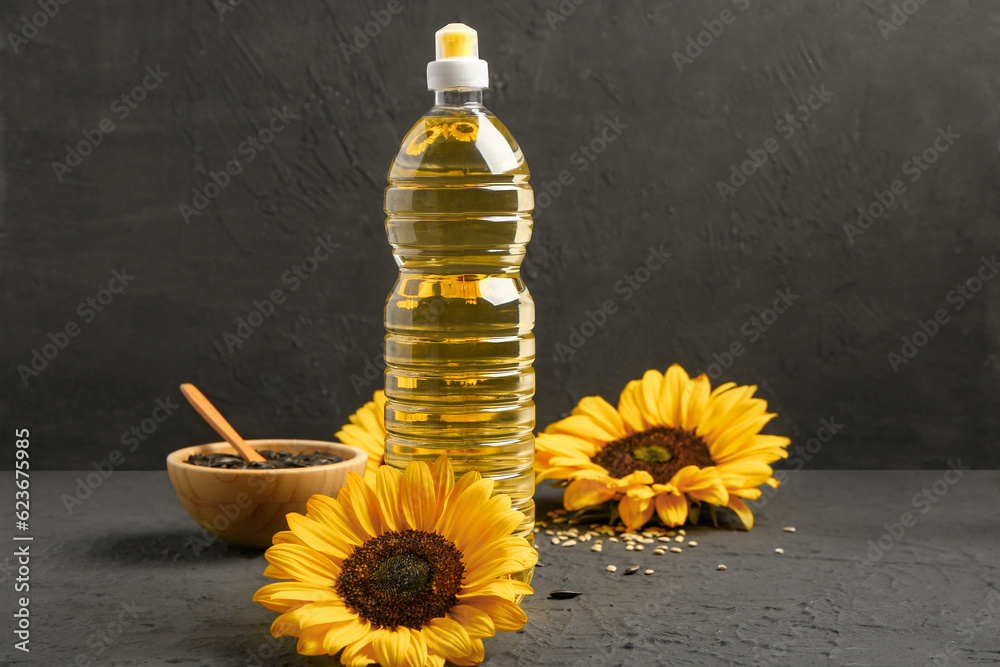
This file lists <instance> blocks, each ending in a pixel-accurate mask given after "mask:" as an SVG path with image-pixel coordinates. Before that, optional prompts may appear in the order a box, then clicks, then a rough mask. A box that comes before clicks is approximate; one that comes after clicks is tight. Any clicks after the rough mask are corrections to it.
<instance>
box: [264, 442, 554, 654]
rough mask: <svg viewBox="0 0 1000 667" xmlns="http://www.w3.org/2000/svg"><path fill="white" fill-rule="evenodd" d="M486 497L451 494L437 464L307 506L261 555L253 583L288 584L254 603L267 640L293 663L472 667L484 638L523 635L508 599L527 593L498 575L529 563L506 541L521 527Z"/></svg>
mask: <svg viewBox="0 0 1000 667" xmlns="http://www.w3.org/2000/svg"><path fill="white" fill-rule="evenodd" d="M492 491H493V481H492V480H488V479H482V478H481V477H480V475H479V473H477V472H469V473H466V474H465V476H463V477H462V478H461V479H460V480H458V482H456V481H455V477H454V473H453V471H452V467H451V464H450V463H449V462H448V459H447V458H446V457H444V456H441V457H440V458H438V460H437V461H436V462H435V463H434V464H433V465H431V464H429V463H427V462H425V461H417V462H414V463H411V464H410V465H409V466H408V467H407V468H406V472H404V473H400V472H399V471H398V470H395V469H394V468H391V467H389V466H382V467H380V468H379V469H378V474H377V482H376V484H375V485H374V486H369V485H368V484H366V483H365V482H364V481H363V480H362V478H361V477H359V476H358V475H356V474H353V473H352V474H350V475H348V479H347V483H346V484H345V486H344V487H343V488H342V489H341V491H340V493H339V494H338V496H337V498H336V499H334V498H330V497H327V496H321V495H316V496H313V497H312V498H310V499H309V502H308V504H307V507H308V511H307V513H306V514H305V515H304V516H303V515H301V514H296V513H292V514H289V515H288V525H289V526H290V528H291V530H288V531H283V532H280V533H278V534H276V535H275V536H274V545H273V546H272V547H271V548H270V549H268V550H267V553H266V554H265V557H266V558H267V561H268V563H270V565H268V567H267V569H266V570H264V574H265V576H269V577H273V578H275V579H290V580H291V581H281V582H277V583H272V584H268V585H266V586H264V587H263V588H261V589H260V590H258V591H257V593H256V594H255V595H254V598H253V599H254V601H256V602H259V603H260V604H262V605H263V606H264V607H267V608H268V609H270V610H271V611H277V612H281V615H280V616H278V618H277V619H275V621H274V623H273V624H272V625H271V634H272V635H274V636H275V637H281V636H284V635H292V636H295V637H298V638H299V641H298V646H297V649H298V651H299V653H301V654H303V655H322V654H325V653H328V654H330V655H334V654H336V653H337V652H338V651H343V653H341V657H340V661H341V663H342V664H344V665H349V666H351V667H354V666H358V665H369V664H371V663H373V662H378V663H379V664H380V665H383V667H395V666H396V665H408V666H409V665H414V666H420V665H432V666H434V667H439V666H441V665H443V664H444V662H445V660H450V661H452V662H453V663H455V664H458V665H475V664H478V663H480V662H481V661H482V660H483V642H482V639H483V638H484V637H492V636H493V635H494V634H495V632H496V631H497V630H504V631H514V630H519V629H520V628H521V627H523V626H524V623H525V620H526V619H525V616H524V612H523V611H521V609H520V608H519V607H518V606H517V605H516V604H515V603H514V599H515V597H517V596H519V595H524V594H530V593H532V590H531V587H530V586H528V585H527V584H525V583H522V582H520V581H517V580H514V579H510V578H508V575H510V574H512V573H515V572H519V571H521V570H524V569H526V568H528V567H531V566H533V565H534V564H535V562H536V561H537V560H538V558H537V555H536V553H535V551H534V550H533V549H532V548H531V546H530V545H529V544H528V542H527V540H525V539H524V538H523V537H514V536H512V535H511V532H512V531H513V530H514V529H515V528H516V527H517V525H518V524H519V523H520V522H521V521H523V520H524V515H523V514H521V513H520V512H516V511H513V510H511V509H510V504H511V501H510V496H507V495H504V494H497V495H495V496H491V494H492Z"/></svg>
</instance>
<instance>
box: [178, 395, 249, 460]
mask: <svg viewBox="0 0 1000 667" xmlns="http://www.w3.org/2000/svg"><path fill="white" fill-rule="evenodd" d="M181 393H182V394H184V398H186V399H187V400H188V403H190V404H191V406H192V407H193V408H194V409H195V410H197V411H198V414H200V415H201V416H202V417H203V418H204V419H205V421H207V422H208V423H209V425H210V426H211V427H212V428H214V429H215V432H216V433H218V434H219V435H221V436H222V437H223V438H225V440H226V442H228V443H229V444H230V445H232V446H233V449H235V450H236V451H237V452H239V455H240V456H242V457H243V460H244V461H246V462H248V463H250V462H252V461H265V460H266V459H265V458H264V457H263V456H261V455H260V454H258V453H257V451H256V450H254V449H251V447H250V445H248V444H247V443H246V441H244V440H243V438H241V437H240V434H239V433H237V432H236V429H234V428H233V427H232V426H231V425H230V423H229V422H227V421H226V418H225V417H223V416H222V414H221V413H220V412H219V411H218V410H216V409H215V406H214V405H212V403H211V402H210V401H209V400H208V399H207V398H205V394H203V393H201V392H200V391H198V387H196V386H194V385H193V384H191V383H189V382H185V383H184V384H182V385H181Z"/></svg>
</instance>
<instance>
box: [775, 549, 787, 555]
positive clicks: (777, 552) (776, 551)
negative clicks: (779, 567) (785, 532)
mask: <svg viewBox="0 0 1000 667" xmlns="http://www.w3.org/2000/svg"><path fill="white" fill-rule="evenodd" d="M774 553H776V554H783V553H785V550H784V549H782V548H781V547H778V548H777V549H775V550H774Z"/></svg>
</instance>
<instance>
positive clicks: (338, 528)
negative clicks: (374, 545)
mask: <svg viewBox="0 0 1000 667" xmlns="http://www.w3.org/2000/svg"><path fill="white" fill-rule="evenodd" d="M306 508H307V510H308V512H307V514H308V516H309V517H310V518H313V519H316V520H317V521H319V522H320V523H322V524H323V525H324V526H326V527H327V528H328V529H330V530H332V531H333V533H334V536H335V539H342V540H344V542H345V543H346V544H347V545H348V546H359V545H361V544H364V542H365V541H366V540H368V538H369V537H371V536H370V535H368V533H366V532H365V531H363V530H361V529H360V528H359V527H356V524H357V521H356V520H354V519H352V518H351V517H350V513H349V512H348V510H347V508H346V507H345V506H344V505H342V504H341V503H340V502H338V501H337V500H334V499H333V498H331V497H330V496H323V495H320V494H316V495H314V496H312V497H310V498H309V500H307V501H306Z"/></svg>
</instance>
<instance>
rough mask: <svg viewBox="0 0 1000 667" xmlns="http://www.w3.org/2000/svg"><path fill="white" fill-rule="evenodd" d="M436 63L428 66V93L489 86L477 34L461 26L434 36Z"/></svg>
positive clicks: (461, 24)
mask: <svg viewBox="0 0 1000 667" xmlns="http://www.w3.org/2000/svg"><path fill="white" fill-rule="evenodd" d="M434 55H435V60H432V61H431V62H429V63H427V90H444V89H447V88H472V89H479V90H482V89H483V88H489V86H490V74H489V67H488V65H487V64H486V61H485V60H480V59H479V34H478V33H476V31H475V30H473V29H472V28H470V27H469V26H467V25H465V24H464V23H449V24H448V25H446V26H445V27H443V28H441V29H440V30H438V31H437V32H436V33H434Z"/></svg>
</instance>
